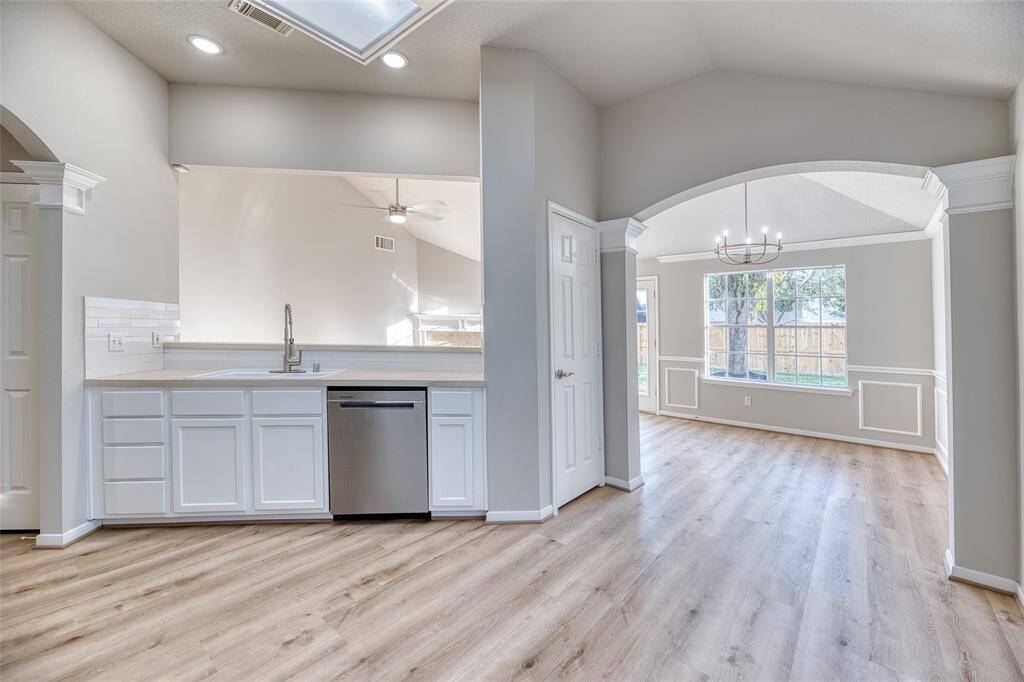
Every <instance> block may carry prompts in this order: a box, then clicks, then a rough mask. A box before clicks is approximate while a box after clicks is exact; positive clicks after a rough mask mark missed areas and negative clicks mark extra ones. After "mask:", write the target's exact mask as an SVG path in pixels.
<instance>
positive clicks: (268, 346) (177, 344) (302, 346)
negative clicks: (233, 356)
mask: <svg viewBox="0 0 1024 682" xmlns="http://www.w3.org/2000/svg"><path fill="white" fill-rule="evenodd" d="M163 347H164V348H165V349H166V350H273V351H280V350H281V349H282V348H283V347H284V346H283V344H282V343H281V342H280V341H279V342H277V343H247V342H244V341H238V342H235V341H231V342H216V341H210V342H204V341H166V342H164V344H163ZM295 350H308V351H346V352H350V353H473V354H476V355H479V354H480V353H481V352H483V351H482V349H481V348H479V347H473V346H466V347H463V346H360V345H344V344H328V343H296V344H295Z"/></svg>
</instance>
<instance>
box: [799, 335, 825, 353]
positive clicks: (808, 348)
mask: <svg viewBox="0 0 1024 682" xmlns="http://www.w3.org/2000/svg"><path fill="white" fill-rule="evenodd" d="M796 352H797V353H799V354H800V355H818V354H819V353H821V332H820V331H818V330H817V329H798V330H797V332H796Z"/></svg>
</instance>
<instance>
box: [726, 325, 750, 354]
mask: <svg viewBox="0 0 1024 682" xmlns="http://www.w3.org/2000/svg"><path fill="white" fill-rule="evenodd" d="M727 329H728V330H729V352H731V353H745V352H747V328H746V327H727Z"/></svg>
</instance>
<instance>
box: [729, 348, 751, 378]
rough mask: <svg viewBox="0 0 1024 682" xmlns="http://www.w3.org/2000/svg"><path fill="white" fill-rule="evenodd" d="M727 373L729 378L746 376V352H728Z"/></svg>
mask: <svg viewBox="0 0 1024 682" xmlns="http://www.w3.org/2000/svg"><path fill="white" fill-rule="evenodd" d="M727 373H728V376H729V378H730V379H746V378H747V355H746V353H729V367H728V372H727Z"/></svg>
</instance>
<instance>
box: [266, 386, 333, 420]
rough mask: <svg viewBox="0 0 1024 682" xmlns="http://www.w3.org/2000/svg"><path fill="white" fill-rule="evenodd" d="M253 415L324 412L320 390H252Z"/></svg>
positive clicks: (318, 413)
mask: <svg viewBox="0 0 1024 682" xmlns="http://www.w3.org/2000/svg"><path fill="white" fill-rule="evenodd" d="M252 413H253V414H254V415H292V414H316V415H320V414H323V413H324V396H323V394H322V393H321V392H320V391H253V392H252Z"/></svg>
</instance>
